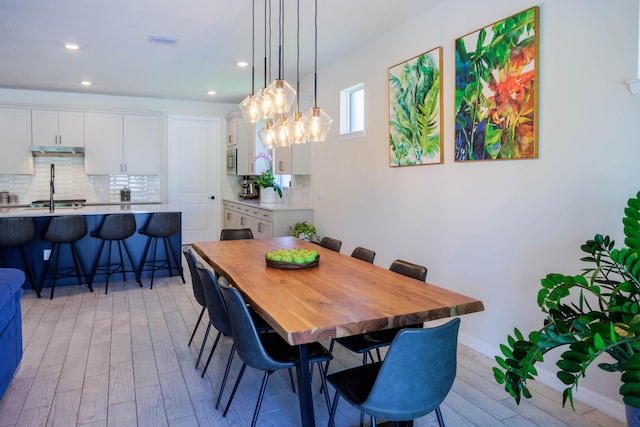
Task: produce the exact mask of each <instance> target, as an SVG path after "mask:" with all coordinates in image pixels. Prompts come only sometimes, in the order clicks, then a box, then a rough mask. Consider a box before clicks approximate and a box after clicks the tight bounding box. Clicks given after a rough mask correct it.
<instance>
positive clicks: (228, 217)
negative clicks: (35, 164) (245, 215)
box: [227, 212, 231, 221]
mask: <svg viewBox="0 0 640 427" xmlns="http://www.w3.org/2000/svg"><path fill="white" fill-rule="evenodd" d="M227 221H231V212H227Z"/></svg>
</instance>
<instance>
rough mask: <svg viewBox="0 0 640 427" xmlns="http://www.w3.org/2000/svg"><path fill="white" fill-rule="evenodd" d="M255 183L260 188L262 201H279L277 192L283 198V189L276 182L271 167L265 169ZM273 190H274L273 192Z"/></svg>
mask: <svg viewBox="0 0 640 427" xmlns="http://www.w3.org/2000/svg"><path fill="white" fill-rule="evenodd" d="M255 183H256V185H257V186H258V187H259V188H260V201H261V202H265V203H275V202H276V201H277V198H276V194H277V195H278V196H280V198H282V189H281V188H280V186H279V185H278V184H276V180H275V177H274V176H273V172H272V171H271V169H267V170H266V171H264V173H263V174H262V175H260V176H259V177H258V178H256V180H255ZM271 190H273V192H272V191H271Z"/></svg>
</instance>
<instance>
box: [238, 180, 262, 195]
mask: <svg viewBox="0 0 640 427" xmlns="http://www.w3.org/2000/svg"><path fill="white" fill-rule="evenodd" d="M240 187H241V189H242V190H241V191H240V194H239V196H240V198H241V199H257V198H258V194H259V193H258V187H257V186H256V183H255V182H254V181H253V179H252V178H251V177H249V176H246V175H245V176H243V177H242V179H241V180H240Z"/></svg>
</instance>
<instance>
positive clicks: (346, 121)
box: [340, 83, 364, 136]
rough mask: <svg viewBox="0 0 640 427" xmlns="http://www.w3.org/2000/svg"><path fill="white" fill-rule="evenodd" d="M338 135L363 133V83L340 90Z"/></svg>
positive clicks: (360, 134) (358, 134)
mask: <svg viewBox="0 0 640 427" xmlns="http://www.w3.org/2000/svg"><path fill="white" fill-rule="evenodd" d="M340 135H351V136H362V135H364V83H359V84H357V85H355V86H351V87H349V88H346V89H343V90H341V91H340Z"/></svg>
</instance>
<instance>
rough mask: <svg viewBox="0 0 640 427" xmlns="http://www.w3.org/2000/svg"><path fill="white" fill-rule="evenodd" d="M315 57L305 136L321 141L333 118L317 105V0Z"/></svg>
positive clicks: (316, 12) (325, 135)
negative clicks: (311, 94)
mask: <svg viewBox="0 0 640 427" xmlns="http://www.w3.org/2000/svg"><path fill="white" fill-rule="evenodd" d="M314 49H315V57H314V61H315V63H314V73H313V103H314V106H313V107H311V109H310V110H309V111H308V112H307V119H309V127H308V129H307V136H308V138H309V139H308V140H309V141H310V142H322V141H324V140H325V138H326V137H327V133H328V132H329V129H330V128H331V123H332V122H333V120H332V119H331V117H329V115H328V114H327V113H325V112H324V111H322V109H321V108H319V107H318V0H315V48H314Z"/></svg>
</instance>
